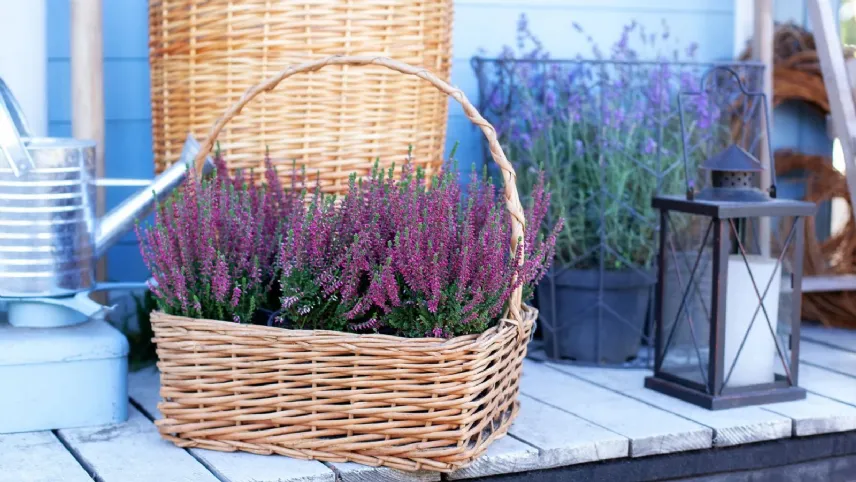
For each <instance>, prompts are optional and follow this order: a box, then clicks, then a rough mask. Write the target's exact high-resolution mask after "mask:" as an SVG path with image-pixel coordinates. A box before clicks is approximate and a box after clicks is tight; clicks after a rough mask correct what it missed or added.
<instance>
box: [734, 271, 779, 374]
mask: <svg viewBox="0 0 856 482" xmlns="http://www.w3.org/2000/svg"><path fill="white" fill-rule="evenodd" d="M746 261H748V262H749V267H748V270H747V266H746ZM746 261H744V259H743V256H741V255H739V254H737V255H731V256H729V258H728V280H727V284H728V288H727V289H726V294H725V296H726V297H725V365H724V367H725V372H724V374H723V381H725V379H726V378H727V377H728V372H729V371H731V366H732V365H734V363H735V357H737V362H736V363H737V365H736V366H735V367H734V371H733V372H732V373H731V378H729V379H728V384H727V385H726V387H739V386H745V385H754V384H758V383H770V382H772V381H774V379H775V375H774V368H775V362H776V359H777V354H776V339H775V336H774V334H775V333H776V327H777V325H778V320H779V289H780V286H781V279H782V277H781V273H780V269H776V260H775V259H771V258H767V257H761V256H747V257H746ZM749 270H751V272H752V277H753V278H754V279H755V285H756V286H757V289H758V293H760V294H761V295H763V294H764V289H765V288H766V286H767V283H768V282H769V281H770V278H772V280H773V281H772V283H770V288H769V290H767V295H766V296H764V309H765V310H766V311H767V315H768V316H769V319H770V325H772V327H773V334H771V333H770V325H768V324H767V317H765V316H764V311H763V310H760V309H759V310H758V314H757V316H756V317H755V318H756V319H755V323H753V324H752V329H751V330H749V336H748V337H746V343H745V344H744V345H743V350H741V351H740V355H739V357H738V355H737V351H738V350H739V349H740V344H741V343H742V342H743V337H744V336H745V335H746V330H747V329H749V324H750V323H751V322H752V317H753V315H754V314H755V309H756V308H758V294H756V291H755V288H754V287H753V285H752V278H750V277H749ZM774 272H775V276H773V273H774Z"/></svg>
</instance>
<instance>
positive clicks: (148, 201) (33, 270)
mask: <svg viewBox="0 0 856 482" xmlns="http://www.w3.org/2000/svg"><path fill="white" fill-rule="evenodd" d="M95 150H96V145H95V142H93V141H86V140H78V139H64V138H37V137H31V136H30V133H29V129H28V128H27V125H26V121H25V119H24V116H23V115H22V113H21V110H20V108H19V107H18V104H17V102H15V99H14V97H13V96H12V94H11V92H10V91H9V90H8V88H7V87H6V85H5V83H3V82H2V80H0V151H2V152H0V154H2V155H0V300H2V301H3V302H5V304H6V305H7V310H8V321H9V323H11V324H12V325H15V326H28V327H47V326H67V325H72V324H76V323H81V322H83V321H86V320H87V319H89V318H90V317H92V316H95V315H97V314H99V313H100V312H102V311H104V310H105V309H106V308H107V307H105V306H103V305H101V304H99V303H96V302H95V301H93V300H92V299H91V298H90V297H89V295H90V293H91V292H93V291H104V290H109V289H129V288H130V287H132V286H136V287H141V286H142V282H141V283H131V284H129V283H101V284H98V283H96V281H95V266H96V261H97V259H98V257H100V256H101V255H103V254H104V253H106V252H107V250H108V249H109V248H110V247H111V246H113V245H114V244H115V243H116V242H117V241H118V240H119V239H120V238H121V237H122V236H123V235H124V234H125V233H127V232H128V231H129V230H130V229H131V228H133V226H134V223H135V221H136V220H137V219H140V218H142V217H145V216H146V215H148V213H149V212H150V211H151V209H152V208H153V207H154V205H155V203H156V202H157V200H159V199H161V198H163V197H165V196H166V195H168V194H169V193H170V192H171V191H172V190H173V189H175V188H176V187H177V186H178V185H180V184H181V182H182V181H183V180H184V178H185V176H186V175H187V172H188V168H187V166H188V163H189V162H190V161H191V160H192V159H193V156H194V155H195V154H196V152H197V151H198V144H196V142H195V141H194V140H193V138H192V137H188V140H187V142H186V143H185V146H184V152H183V153H182V158H181V159H180V160H179V161H178V162H176V163H175V164H173V165H172V167H170V168H169V169H167V170H166V171H164V172H163V173H161V174H160V175H159V176H157V177H156V178H155V179H154V180H133V179H97V178H96V177H95ZM212 168H213V164H212V163H211V161H210V159H209V160H208V162H207V163H206V165H205V169H204V170H205V171H210V170H211V169H212ZM99 186H104V187H107V186H140V187H142V188H141V189H140V190H139V191H138V192H137V193H135V194H134V195H132V196H131V197H129V198H127V199H126V200H125V201H124V202H122V203H121V204H120V205H119V206H117V207H116V208H114V209H113V210H112V211H110V212H109V213H107V214H105V215H104V216H102V217H101V218H97V217H96V215H95V199H96V189H97V188H98V187H99Z"/></svg>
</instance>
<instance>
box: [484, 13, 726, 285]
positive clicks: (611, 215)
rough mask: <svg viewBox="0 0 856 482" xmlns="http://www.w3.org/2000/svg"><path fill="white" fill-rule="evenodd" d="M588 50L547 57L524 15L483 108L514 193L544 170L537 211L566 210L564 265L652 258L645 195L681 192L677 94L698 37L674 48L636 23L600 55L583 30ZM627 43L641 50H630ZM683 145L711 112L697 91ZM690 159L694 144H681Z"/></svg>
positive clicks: (702, 132) (651, 220)
mask: <svg viewBox="0 0 856 482" xmlns="http://www.w3.org/2000/svg"><path fill="white" fill-rule="evenodd" d="M573 27H574V29H575V30H576V32H577V34H578V35H583V36H586V39H587V40H588V42H589V44H590V46H591V49H592V54H593V57H594V59H593V60H591V61H585V60H582V59H581V58H578V59H576V60H573V61H550V55H549V53H548V52H547V51H546V50H545V49H544V47H543V45H542V44H541V43H540V42H539V40H538V39H537V38H536V37H535V36H534V35H533V34H532V32H531V31H530V29H529V26H528V24H527V22H526V18H525V16H522V17H521V20H520V23H519V24H518V39H517V40H518V42H517V48H516V49H512V48H509V47H506V48H505V49H504V50H503V52H502V54H501V55H500V62H498V63H497V64H496V71H495V72H491V74H490V80H489V82H488V85H487V87H488V88H487V89H486V92H485V93H486V96H487V104H488V105H487V109H486V110H487V113H488V117H489V119H490V120H491V121H492V122H493V123H494V125H495V126H496V127H497V131H498V133H499V136H500V142H501V143H502V144H503V147H504V148H505V149H506V152H507V153H508V155H509V158H510V159H512V160H513V161H514V162H515V167H516V170H517V173H518V181H519V182H518V185H519V187H520V188H521V191H522V195H523V197H524V198H527V197H532V196H533V195H534V191H535V187H536V186H537V185H538V180H539V174H538V173H539V172H541V171H542V170H543V171H544V172H546V174H547V176H548V178H549V179H550V181H551V182H550V186H549V189H550V193H551V195H552V199H553V203H552V204H551V205H550V209H549V213H547V215H546V216H545V219H547V220H548V221H549V220H555V219H560V218H561V219H565V226H564V229H563V230H562V231H561V233H559V236H558V240H557V244H556V256H557V262H558V263H559V264H560V265H562V266H566V267H574V268H578V269H597V268H598V267H599V266H601V264H602V265H603V266H604V268H605V269H608V270H622V269H627V268H631V267H643V268H644V267H650V266H651V264H652V261H653V259H654V256H655V246H656V243H655V240H654V229H655V226H656V222H655V220H656V213H655V211H654V210H653V208H651V198H652V197H653V196H654V195H655V194H658V193H665V194H680V193H683V192H684V190H685V182H684V181H685V176H684V171H683V161H682V158H681V152H682V150H681V149H682V132H681V127H680V121H679V116H678V106H677V93H678V92H679V91H681V90H697V89H698V88H699V85H698V81H699V77H700V72H699V71H698V67H695V70H694V69H693V66H692V64H689V63H687V64H684V63H683V62H687V61H693V60H694V58H695V52H696V45H695V44H689V45H688V46H686V47H685V48H681V46H680V45H679V44H676V43H675V42H674V39H672V38H671V36H670V33H669V30H668V28H667V26H666V25H665V24H664V25H663V30H662V32H660V33H656V34H655V33H649V32H646V31H645V30H644V28H643V27H642V26H640V25H637V24H636V23H635V22H634V23H632V24H630V25H628V26H626V27H625V28H624V30H623V33H622V35H621V37H620V39H619V40H618V41H617V42H616V43H615V44H614V45H613V46H612V48H611V49H610V51H609V53H608V54H605V53H604V52H603V51H602V50H601V49H600V48H599V47H598V46H597V45H596V44H595V43H594V42H593V41H592V39H591V37H590V36H587V35H586V34H585V32H584V31H583V29H582V28H581V27H580V26H579V25H577V24H574V25H573ZM634 42H636V43H638V44H640V45H639V49H638V50H637V49H635V48H633V47H632V44H633V43H634ZM684 110H685V112H687V113H688V115H687V116H686V119H687V122H686V131H685V134H684V135H685V136H686V137H687V140H688V142H689V144H690V145H695V144H697V143H699V142H700V140H701V139H702V138H707V137H709V136H710V135H711V131H712V130H714V128H716V127H718V125H719V124H718V119H719V116H720V114H721V113H720V112H719V111H718V110H717V109H716V108H715V106H713V105H710V104H708V103H706V102H705V101H704V98H697V99H692V100H690V101H689V102H688V103H686V105H684ZM690 155H691V159H690V163H691V164H692V163H694V162H697V161H698V160H699V156H701V155H702V153H699V152H692V151H691V152H690Z"/></svg>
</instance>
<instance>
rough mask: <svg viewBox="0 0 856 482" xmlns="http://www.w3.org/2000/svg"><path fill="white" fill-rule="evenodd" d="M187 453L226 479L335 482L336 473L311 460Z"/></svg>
mask: <svg viewBox="0 0 856 482" xmlns="http://www.w3.org/2000/svg"><path fill="white" fill-rule="evenodd" d="M190 452H191V453H192V454H193V455H194V456H195V457H198V458H199V459H200V460H201V461H203V462H204V463H205V465H206V466H207V467H209V468H210V469H211V470H212V471H213V472H214V473H215V474H217V476H218V477H219V478H220V479H222V480H228V481H229V482H336V473H335V472H333V470H332V469H331V468H329V467H327V466H326V465H324V464H322V463H321V462H317V461H314V460H300V459H293V458H290V457H285V456H282V455H256V454H251V453H249V452H218V451H216V450H205V449H190Z"/></svg>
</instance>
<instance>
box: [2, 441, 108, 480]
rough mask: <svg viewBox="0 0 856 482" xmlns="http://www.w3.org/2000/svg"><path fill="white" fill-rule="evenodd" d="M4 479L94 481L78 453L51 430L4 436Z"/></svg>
mask: <svg viewBox="0 0 856 482" xmlns="http://www.w3.org/2000/svg"><path fill="white" fill-rule="evenodd" d="M0 480H8V481H15V482H92V479H91V478H90V477H89V474H87V473H86V470H84V469H83V467H81V466H80V464H78V463H77V461H76V460H74V456H72V455H71V453H70V452H69V451H68V450H66V448H65V447H63V445H62V443H60V441H59V440H57V438H56V436H55V435H54V434H53V433H51V432H48V431H45V432H28V433H14V434H8V435H0Z"/></svg>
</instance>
